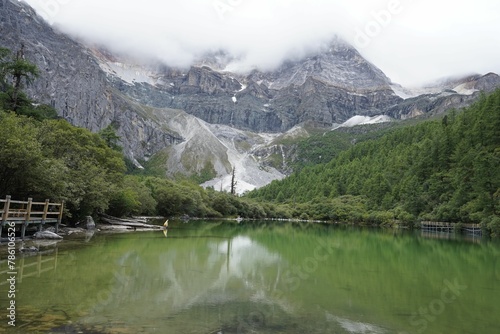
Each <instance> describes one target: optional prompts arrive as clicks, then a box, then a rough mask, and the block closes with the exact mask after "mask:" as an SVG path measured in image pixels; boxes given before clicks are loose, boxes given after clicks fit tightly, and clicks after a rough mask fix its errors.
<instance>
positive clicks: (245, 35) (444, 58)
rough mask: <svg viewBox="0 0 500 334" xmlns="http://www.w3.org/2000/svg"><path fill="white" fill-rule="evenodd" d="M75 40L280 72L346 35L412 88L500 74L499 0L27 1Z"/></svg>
mask: <svg viewBox="0 0 500 334" xmlns="http://www.w3.org/2000/svg"><path fill="white" fill-rule="evenodd" d="M25 1H26V2H28V3H29V4H30V5H31V6H33V7H34V8H35V9H36V10H37V12H38V13H39V14H40V15H42V16H43V17H44V18H45V19H47V20H48V21H49V22H50V23H52V24H54V25H56V26H59V27H60V28H61V29H62V30H64V31H65V32H67V33H70V34H73V35H76V36H78V37H80V38H84V39H86V40H88V41H91V42H95V43H102V44H105V45H106V46H108V47H109V48H111V49H113V50H115V51H121V52H129V53H133V54H134V55H136V56H139V57H152V58H159V59H161V60H162V61H164V62H165V63H167V64H169V65H171V66H187V65H189V64H190V62H192V60H193V58H195V57H196V56H199V55H200V54H202V53H203V52H206V51H209V50H217V49H225V50H228V51H230V52H231V53H233V54H234V55H237V56H240V57H242V59H243V61H242V66H244V67H252V66H256V67H258V68H261V69H264V70H266V69H272V68H273V67H275V66H277V65H279V64H280V63H281V62H282V61H283V60H284V59H285V58H288V57H297V56H300V55H303V54H306V53H307V52H310V51H311V50H313V49H314V48H316V47H318V45H320V44H321V43H324V42H325V41H328V40H330V39H331V38H332V37H333V36H334V35H335V34H338V35H339V36H341V37H342V38H344V39H345V40H346V41H348V42H349V43H351V44H352V45H353V46H355V47H356V48H357V49H358V50H359V51H360V52H361V54H362V55H363V56H365V58H367V59H368V60H369V61H371V62H372V63H373V64H375V65H376V66H378V67H379V68H381V69H382V70H383V71H384V72H385V73H386V74H387V76H388V77H390V78H391V79H392V80H393V81H394V82H397V83H401V84H403V85H406V86H415V85H420V84H422V83H427V82H429V81H433V80H435V79H438V78H443V77H448V76H458V75H463V74H470V73H480V74H485V73H487V72H496V73H500V1H498V0H474V1H470V0H455V1H452V0H142V1H138V0H133V1H132V0H43V1H42V0H25Z"/></svg>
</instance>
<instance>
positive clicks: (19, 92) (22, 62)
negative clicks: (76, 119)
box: [0, 44, 57, 120]
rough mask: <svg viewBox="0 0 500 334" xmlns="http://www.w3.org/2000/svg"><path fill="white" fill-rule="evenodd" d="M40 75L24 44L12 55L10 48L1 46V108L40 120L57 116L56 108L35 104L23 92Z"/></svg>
mask: <svg viewBox="0 0 500 334" xmlns="http://www.w3.org/2000/svg"><path fill="white" fill-rule="evenodd" d="M38 75H39V71H38V68H37V67H36V65H35V64H33V63H31V62H29V61H28V60H26V58H25V54H24V44H22V45H21V48H20V49H19V50H18V51H17V52H16V54H15V55H12V52H11V51H10V50H9V49H5V48H0V108H2V109H4V110H8V111H13V112H15V113H17V114H20V115H27V116H30V117H33V118H36V119H38V120H42V119H50V118H56V117H57V112H56V111H55V109H54V108H52V107H50V106H48V105H43V104H34V103H33V101H32V100H31V99H30V98H28V96H27V95H26V94H25V93H24V92H23V89H24V88H25V86H27V85H29V84H31V83H32V82H33V80H35V79H36V78H37V77H38Z"/></svg>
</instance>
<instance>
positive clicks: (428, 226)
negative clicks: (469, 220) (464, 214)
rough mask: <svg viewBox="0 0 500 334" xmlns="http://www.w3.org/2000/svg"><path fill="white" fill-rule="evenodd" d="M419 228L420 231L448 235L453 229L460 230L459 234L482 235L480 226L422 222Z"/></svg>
mask: <svg viewBox="0 0 500 334" xmlns="http://www.w3.org/2000/svg"><path fill="white" fill-rule="evenodd" d="M420 228H421V229H422V231H430V232H448V233H451V232H453V231H454V230H455V229H457V228H460V230H461V232H467V233H473V234H482V230H481V225H480V224H455V223H443V222H429V221H423V222H421V223H420Z"/></svg>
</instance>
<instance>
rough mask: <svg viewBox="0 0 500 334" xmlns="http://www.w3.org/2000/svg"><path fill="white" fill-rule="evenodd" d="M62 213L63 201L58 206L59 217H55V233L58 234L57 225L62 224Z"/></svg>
mask: <svg viewBox="0 0 500 334" xmlns="http://www.w3.org/2000/svg"><path fill="white" fill-rule="evenodd" d="M63 211H64V201H62V202H61V205H60V206H59V216H58V217H57V223H56V233H59V224H61V222H62V217H63Z"/></svg>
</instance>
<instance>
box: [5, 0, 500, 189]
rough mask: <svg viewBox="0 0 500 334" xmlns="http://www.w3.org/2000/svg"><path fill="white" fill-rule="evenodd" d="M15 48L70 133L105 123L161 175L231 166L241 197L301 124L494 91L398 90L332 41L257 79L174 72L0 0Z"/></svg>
mask: <svg viewBox="0 0 500 334" xmlns="http://www.w3.org/2000/svg"><path fill="white" fill-rule="evenodd" d="M21 44H24V46H25V53H26V58H27V59H29V60H30V61H32V62H33V63H35V64H36V65H37V66H38V67H39V69H40V77H39V78H38V79H37V80H36V81H35V82H34V83H33V85H31V86H30V87H28V93H29V94H30V95H31V96H32V97H33V98H34V99H35V100H37V101H39V102H41V103H46V104H50V105H52V106H53V107H55V108H56V110H57V111H58V113H59V115H60V116H62V117H64V118H65V119H67V120H68V121H70V122H71V123H72V124H74V125H76V126H82V127H86V128H88V129H90V130H92V131H98V130H100V129H102V128H104V127H106V126H108V125H109V124H113V125H115V127H116V128H117V133H118V134H119V135H120V137H121V139H122V143H121V144H122V146H123V147H124V153H125V154H126V155H127V156H128V157H129V158H130V159H131V160H132V161H134V162H135V163H136V165H137V166H140V164H141V162H142V161H147V160H148V159H149V158H151V157H152V156H154V155H158V154H162V156H163V157H164V159H163V160H162V161H163V163H164V167H165V171H166V173H167V174H171V175H175V174H178V173H181V174H188V175H189V174H193V173H194V174H200V173H204V174H205V175H210V176H211V177H212V178H213V179H212V180H211V181H208V182H207V183H206V185H210V186H214V187H215V188H216V189H219V187H221V188H224V189H225V188H227V187H228V184H229V182H228V177H229V175H230V174H231V172H232V169H233V168H235V167H236V168H235V169H236V173H237V176H238V178H239V182H240V185H241V190H247V189H252V187H256V186H257V187H258V186H262V185H264V184H267V183H269V182H270V181H271V180H273V179H276V178H281V177H283V176H284V173H288V172H290V170H289V169H288V168H287V166H286V160H287V156H286V155H287V150H286V147H284V146H283V144H282V141H280V140H279V139H280V138H285V137H286V138H297V137H303V136H307V135H308V133H307V131H306V130H305V128H306V127H305V125H307V128H321V129H324V130H331V129H334V128H336V127H338V126H339V125H340V124H351V125H352V124H358V123H360V122H361V123H362V122H371V120H373V119H376V120H377V122H378V121H387V120H388V119H389V116H390V117H392V118H395V119H405V118H410V117H415V116H419V115H423V114H434V113H440V112H443V111H444V110H446V109H448V108H450V107H462V106H464V105H466V104H469V103H471V102H472V101H473V100H474V99H475V98H477V96H478V94H480V91H491V90H493V89H494V88H496V87H499V86H500V77H498V75H496V74H493V73H490V74H487V75H485V76H479V75H476V76H469V77H467V78H462V79H455V80H449V81H446V82H440V83H439V84H437V85H434V86H430V87H425V88H423V89H419V90H417V91H416V90H408V89H405V88H404V87H401V86H399V85H397V84H394V83H392V82H391V80H390V79H389V78H387V77H386V76H385V74H384V73H383V72H382V71H381V70H380V69H378V68H377V67H376V66H375V65H373V64H371V63H370V62H368V61H367V60H365V59H364V58H363V57H362V56H361V55H360V54H359V52H358V51H356V49H354V48H353V47H352V46H350V45H349V44H347V43H345V42H344V41H342V40H340V39H339V38H333V39H332V41H331V42H330V43H328V44H325V45H324V46H322V47H321V48H320V49H318V50H316V51H314V52H312V53H311V54H309V55H308V56H306V57H305V58H303V59H292V60H289V61H287V62H285V63H284V64H282V65H281V66H280V67H279V68H277V69H276V70H274V71H267V72H264V71H259V70H257V69H256V70H254V71H252V72H250V73H242V72H239V71H237V64H238V59H235V58H234V57H233V56H231V55H230V54H227V53H226V52H224V51H223V50H219V51H215V52H212V53H209V54H206V55H204V56H203V57H201V58H200V59H198V60H197V61H196V62H195V63H194V64H193V65H192V66H191V67H190V68H185V69H179V68H173V67H170V66H168V64H162V63H160V62H153V61H150V62H147V63H143V62H140V61H137V60H134V59H131V58H130V57H128V56H127V55H118V54H113V53H112V52H110V51H109V50H107V49H106V48H105V47H103V46H95V45H88V44H84V43H82V42H79V41H77V40H75V39H73V38H71V37H69V36H67V35H65V34H63V33H62V32H60V31H58V30H56V29H54V28H53V27H51V26H49V25H48V24H47V23H46V22H44V21H43V19H41V18H40V17H39V16H37V15H36V13H35V12H34V11H33V10H32V9H31V8H30V7H29V6H28V5H27V4H25V3H23V2H19V1H16V0H0V46H2V47H7V48H10V49H11V50H13V51H15V50H18V49H19V48H20V47H21ZM381 115H383V117H377V116H381ZM276 161H279V163H277V162H276Z"/></svg>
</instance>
